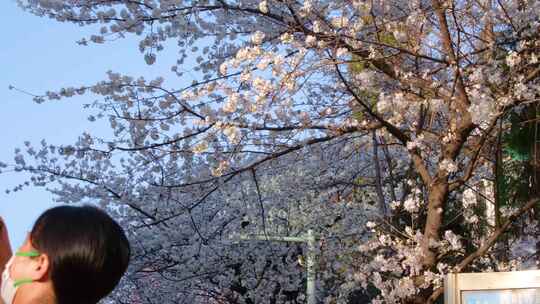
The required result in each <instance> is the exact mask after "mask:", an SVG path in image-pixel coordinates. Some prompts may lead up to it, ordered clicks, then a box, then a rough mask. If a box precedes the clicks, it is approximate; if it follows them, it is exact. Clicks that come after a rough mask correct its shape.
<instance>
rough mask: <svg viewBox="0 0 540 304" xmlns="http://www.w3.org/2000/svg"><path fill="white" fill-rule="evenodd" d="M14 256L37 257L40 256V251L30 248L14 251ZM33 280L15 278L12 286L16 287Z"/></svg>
mask: <svg viewBox="0 0 540 304" xmlns="http://www.w3.org/2000/svg"><path fill="white" fill-rule="evenodd" d="M15 256H18V257H28V258H35V257H38V256H40V253H39V252H38V251H36V250H30V251H17V252H16V253H15ZM32 282H33V280H32V279H19V280H15V281H14V282H13V287H15V288H17V287H19V286H21V285H24V284H27V283H32Z"/></svg>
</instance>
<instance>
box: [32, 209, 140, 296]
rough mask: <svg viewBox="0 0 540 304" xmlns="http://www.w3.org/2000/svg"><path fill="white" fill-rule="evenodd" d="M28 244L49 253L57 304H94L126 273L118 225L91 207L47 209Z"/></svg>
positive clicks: (126, 247) (124, 249) (124, 243)
mask: <svg viewBox="0 0 540 304" xmlns="http://www.w3.org/2000/svg"><path fill="white" fill-rule="evenodd" d="M30 241H31V243H32V245H33V246H34V247H35V249H37V250H38V251H39V252H41V253H45V254H47V256H48V257H49V261H50V262H49V263H50V272H49V274H50V278H51V280H52V284H53V288H54V293H55V297H56V301H57V304H74V303H80V304H95V303H97V302H98V301H99V300H100V299H102V298H103V297H105V296H106V295H108V294H109V293H110V292H111V291H112V290H113V289H114V287H115V286H116V285H117V284H118V281H119V280H120V278H121V277H122V275H123V274H124V273H125V272H126V269H127V266H128V263H129V256H130V247H129V242H128V240H127V238H126V236H125V234H124V231H123V229H122V227H120V225H118V224H117V223H116V222H115V221H114V220H113V219H112V218H111V217H110V216H109V215H107V213H105V212H104V211H101V210H100V209H98V208H95V207H92V206H82V207H75V206H60V207H54V208H51V209H49V210H47V211H45V212H44V213H43V214H42V215H41V216H40V217H39V218H38V219H37V220H36V223H35V224H34V227H33V228H32V231H31V233H30Z"/></svg>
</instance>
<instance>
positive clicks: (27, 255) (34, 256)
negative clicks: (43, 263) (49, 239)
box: [15, 250, 41, 258]
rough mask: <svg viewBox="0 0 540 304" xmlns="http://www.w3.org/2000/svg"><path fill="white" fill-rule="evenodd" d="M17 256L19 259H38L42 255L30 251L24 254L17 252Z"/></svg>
mask: <svg viewBox="0 0 540 304" xmlns="http://www.w3.org/2000/svg"><path fill="white" fill-rule="evenodd" d="M15 255H16V256H18V257H29V258H36V257H38V256H40V255H41V254H40V253H39V252H37V251H36V250H30V251H25V252H22V251H19V252H16V253H15Z"/></svg>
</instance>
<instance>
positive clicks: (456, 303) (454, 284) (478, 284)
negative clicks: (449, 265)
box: [444, 270, 540, 304]
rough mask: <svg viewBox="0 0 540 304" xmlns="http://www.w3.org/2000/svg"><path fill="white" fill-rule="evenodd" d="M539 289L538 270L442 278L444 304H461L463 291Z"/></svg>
mask: <svg viewBox="0 0 540 304" xmlns="http://www.w3.org/2000/svg"><path fill="white" fill-rule="evenodd" d="M530 288H540V270H525V271H512V272H487V273H450V274H447V275H446V276H445V278H444V304H465V303H462V301H461V299H462V297H461V294H462V292H464V291H488V290H508V289H530Z"/></svg>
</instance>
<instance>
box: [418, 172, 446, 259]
mask: <svg viewBox="0 0 540 304" xmlns="http://www.w3.org/2000/svg"><path fill="white" fill-rule="evenodd" d="M428 189H429V194H428V211H427V218H426V226H425V228H424V243H423V244H422V253H423V254H424V263H423V264H424V268H430V267H432V266H433V265H435V263H436V262H437V261H436V256H437V254H436V253H435V252H433V251H432V250H431V249H430V248H429V243H430V240H435V241H438V240H439V229H440V227H441V224H442V218H443V210H444V205H445V203H446V199H447V197H448V177H446V176H442V175H439V176H437V177H436V178H435V179H434V180H433V183H432V185H430V187H429V188H428Z"/></svg>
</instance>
